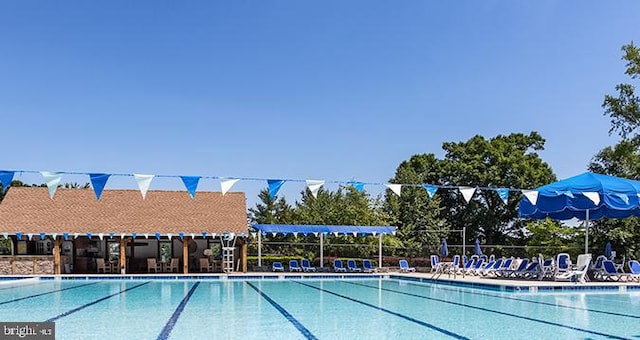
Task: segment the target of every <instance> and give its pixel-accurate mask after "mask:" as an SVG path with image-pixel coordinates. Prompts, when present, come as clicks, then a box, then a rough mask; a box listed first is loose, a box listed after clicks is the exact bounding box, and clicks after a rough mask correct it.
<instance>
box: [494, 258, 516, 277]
mask: <svg viewBox="0 0 640 340" xmlns="http://www.w3.org/2000/svg"><path fill="white" fill-rule="evenodd" d="M512 263H513V257H510V258H508V259H506V260H505V261H504V262H502V265H501V266H500V268H498V269H496V270H494V271H493V275H494V276H502V274H503V273H504V272H505V271H507V270H511V264H512Z"/></svg>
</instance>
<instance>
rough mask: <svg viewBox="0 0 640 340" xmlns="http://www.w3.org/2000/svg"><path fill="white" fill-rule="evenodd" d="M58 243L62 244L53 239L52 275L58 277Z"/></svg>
mask: <svg viewBox="0 0 640 340" xmlns="http://www.w3.org/2000/svg"><path fill="white" fill-rule="evenodd" d="M60 243H62V240H61V239H60V240H59V239H58V238H57V237H55V238H54V239H53V274H55V275H60V273H61V270H60V267H61V265H62V264H61V263H60Z"/></svg>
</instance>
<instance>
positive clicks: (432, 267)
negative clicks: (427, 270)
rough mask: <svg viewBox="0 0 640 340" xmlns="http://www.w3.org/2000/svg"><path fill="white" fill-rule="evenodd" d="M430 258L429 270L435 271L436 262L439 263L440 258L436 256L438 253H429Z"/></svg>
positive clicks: (436, 268)
mask: <svg viewBox="0 0 640 340" xmlns="http://www.w3.org/2000/svg"><path fill="white" fill-rule="evenodd" d="M430 260H431V272H435V271H436V270H438V263H440V259H439V258H438V255H431V257H430Z"/></svg>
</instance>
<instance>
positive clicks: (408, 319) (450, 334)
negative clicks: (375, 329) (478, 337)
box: [292, 281, 469, 339]
mask: <svg viewBox="0 0 640 340" xmlns="http://www.w3.org/2000/svg"><path fill="white" fill-rule="evenodd" d="M292 282H295V283H297V284H299V285H303V286H307V287H309V288H313V289H316V290H319V291H321V292H325V293H329V294H331V295H335V296H337V297H340V298H343V299H346V300H349V301H352V302H355V303H359V304H361V305H364V306H367V307H370V308H373V309H377V310H379V311H382V312H385V313H388V314H391V315H394V316H397V317H399V318H402V319H405V320H407V321H411V322H413V323H416V324H418V325H420V326H424V327H427V328H430V329H432V330H434V331H437V332H440V333H442V334H446V335H448V336H450V337H453V338H456V339H469V338H467V337H465V336H464V335H460V334H457V333H454V332H452V331H450V330H447V329H444V328H440V327H438V326H435V325H432V324H430V323H427V322H425V321H422V320H418V319H414V318H412V317H410V316H408V315H404V314H400V313H398V312H394V311H392V310H390V309H386V308H383V307H379V306H376V305H373V304H370V303H368V302H364V301H361V300H358V299H354V298H352V297H349V296H346V295H342V294H338V293H335V292H332V291H330V290H326V289H324V288H319V287H316V286H312V285H309V284H306V283H302V282H299V281H292Z"/></svg>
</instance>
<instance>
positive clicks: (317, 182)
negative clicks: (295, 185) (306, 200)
mask: <svg viewBox="0 0 640 340" xmlns="http://www.w3.org/2000/svg"><path fill="white" fill-rule="evenodd" d="M306 182H307V188H309V191H311V195H313V198H318V190H320V188H321V187H322V186H323V185H324V181H323V180H321V179H308V180H307V181H306Z"/></svg>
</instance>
